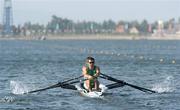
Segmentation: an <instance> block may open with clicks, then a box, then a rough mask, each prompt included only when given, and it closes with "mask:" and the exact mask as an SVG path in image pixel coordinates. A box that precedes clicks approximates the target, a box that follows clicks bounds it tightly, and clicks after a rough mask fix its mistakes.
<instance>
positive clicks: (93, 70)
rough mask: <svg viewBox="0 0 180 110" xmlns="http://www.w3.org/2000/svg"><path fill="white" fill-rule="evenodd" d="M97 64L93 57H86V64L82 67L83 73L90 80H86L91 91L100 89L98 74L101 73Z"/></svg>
mask: <svg viewBox="0 0 180 110" xmlns="http://www.w3.org/2000/svg"><path fill="white" fill-rule="evenodd" d="M94 64H95V59H94V58H93V57H87V58H86V64H85V65H84V66H83V67H82V73H83V75H84V77H85V78H87V79H88V80H86V81H85V84H86V87H87V89H88V90H89V91H90V92H91V91H92V89H94V90H96V91H98V90H99V81H98V76H99V74H100V68H99V67H98V66H96V65H94Z"/></svg>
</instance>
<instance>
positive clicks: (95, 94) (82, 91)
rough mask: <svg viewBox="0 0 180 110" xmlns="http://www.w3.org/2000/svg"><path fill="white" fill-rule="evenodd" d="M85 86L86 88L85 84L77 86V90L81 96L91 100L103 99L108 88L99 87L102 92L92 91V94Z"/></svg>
mask: <svg viewBox="0 0 180 110" xmlns="http://www.w3.org/2000/svg"><path fill="white" fill-rule="evenodd" d="M83 86H84V85H83V84H78V85H75V87H76V88H77V90H78V91H79V92H80V94H81V95H83V96H85V97H90V98H101V97H103V94H104V92H105V91H106V90H107V87H106V86H105V85H103V84H100V85H99V88H100V89H101V91H92V92H88V91H87V89H85V87H83Z"/></svg>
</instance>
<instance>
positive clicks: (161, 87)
mask: <svg viewBox="0 0 180 110" xmlns="http://www.w3.org/2000/svg"><path fill="white" fill-rule="evenodd" d="M152 90H154V91H157V92H158V93H164V92H173V91H174V90H175V86H174V77H173V76H168V77H166V79H165V80H164V81H163V82H160V83H159V84H155V85H154V86H153V88H152Z"/></svg>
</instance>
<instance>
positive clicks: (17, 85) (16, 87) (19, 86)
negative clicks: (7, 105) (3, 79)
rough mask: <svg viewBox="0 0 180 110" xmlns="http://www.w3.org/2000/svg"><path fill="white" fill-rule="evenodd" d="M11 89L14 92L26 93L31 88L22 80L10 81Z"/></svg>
mask: <svg viewBox="0 0 180 110" xmlns="http://www.w3.org/2000/svg"><path fill="white" fill-rule="evenodd" d="M10 89H11V92H12V93H13V94H24V93H27V92H28V91H29V88H28V87H27V86H26V85H25V84H23V83H22V82H20V81H10Z"/></svg>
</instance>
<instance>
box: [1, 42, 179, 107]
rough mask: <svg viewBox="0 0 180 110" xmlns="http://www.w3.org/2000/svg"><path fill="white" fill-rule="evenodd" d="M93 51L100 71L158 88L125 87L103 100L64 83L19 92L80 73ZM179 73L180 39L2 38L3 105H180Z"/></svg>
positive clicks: (141, 84)
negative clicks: (90, 96)
mask: <svg viewBox="0 0 180 110" xmlns="http://www.w3.org/2000/svg"><path fill="white" fill-rule="evenodd" d="M89 55H91V56H93V57H95V59H96V64H97V65H99V66H100V68H101V72H102V73H104V74H108V75H111V76H113V77H115V78H118V79H121V80H124V81H126V82H128V83H132V84H135V85H138V86H142V87H145V88H149V89H152V90H155V91H158V92H159V93H156V94H147V93H143V92H141V91H139V90H136V89H134V88H131V87H128V86H124V87H122V88H117V89H112V90H109V91H107V93H108V94H107V95H106V96H105V97H104V98H101V99H93V98H87V97H82V96H81V95H79V93H78V92H77V91H72V90H65V89H62V88H56V89H51V90H47V91H43V92H39V93H34V94H21V93H23V92H25V91H29V90H34V89H38V88H43V87H47V86H49V85H52V84H55V83H57V82H58V81H63V80H65V79H67V78H71V77H76V76H79V75H80V74H81V67H82V65H83V64H84V60H85V58H86V57H87V56H89ZM179 74H180V41H147V40H137V41H128V40H127V41H126V40H117V41H115V40H112V41H111V40H110V41H107V40H97V41H96V40H90V41H89V40H80V41H78V40H57V41H16V40H12V41H6V40H1V41H0V110H130V109H132V110H178V109H180V100H179V99H180V86H179V85H180V75H179ZM100 81H101V82H102V83H105V84H107V83H109V81H105V80H102V79H100Z"/></svg>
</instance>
